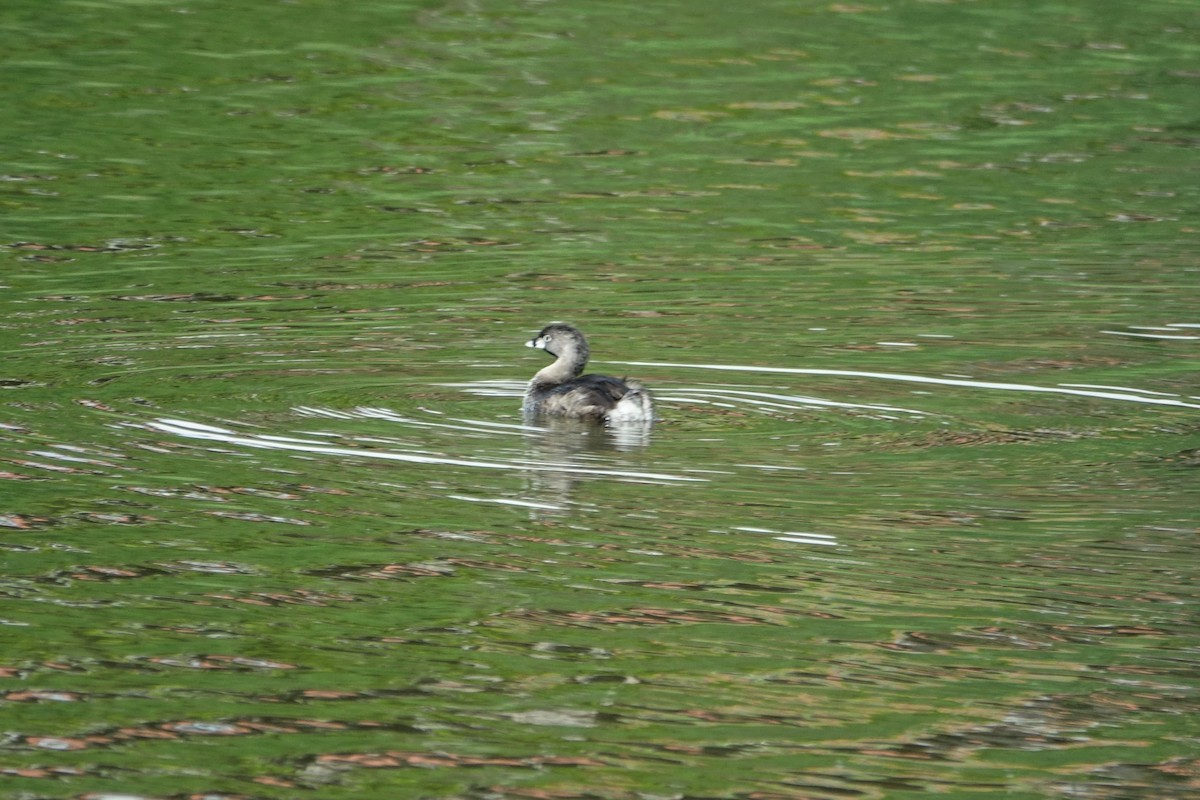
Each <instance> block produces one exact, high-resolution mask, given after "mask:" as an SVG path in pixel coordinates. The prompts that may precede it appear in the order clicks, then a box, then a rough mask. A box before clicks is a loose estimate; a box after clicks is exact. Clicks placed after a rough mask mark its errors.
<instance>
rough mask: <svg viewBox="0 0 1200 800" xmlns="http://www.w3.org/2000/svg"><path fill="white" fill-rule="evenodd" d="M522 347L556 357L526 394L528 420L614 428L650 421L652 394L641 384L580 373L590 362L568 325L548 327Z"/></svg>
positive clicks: (583, 345) (584, 341) (579, 336)
mask: <svg viewBox="0 0 1200 800" xmlns="http://www.w3.org/2000/svg"><path fill="white" fill-rule="evenodd" d="M525 346H526V347H537V348H539V349H541V350H545V351H546V352H547V353H549V354H550V355H552V356H554V357H555V361H554V363H553V364H551V365H550V366H548V367H545V368H543V369H542V370H540V371H539V372H538V374H536V375H534V376H533V379H532V380H531V381H529V386H528V388H526V389H525V403H524V405H523V406H522V408H523V410H524V411H525V414H526V415H527V416H537V415H539V414H546V415H549V416H555V417H572V418H575V419H594V420H598V421H603V422H613V423H629V422H642V423H646V422H652V421H653V420H654V406H653V403H652V402H651V400H650V393H649V392H648V391H646V390H645V389H644V388H642V385H641V384H640V383H637V382H636V381H624V380H621V379H620V378H613V377H610V376H608V375H582V374H581V373H582V372H583V367H584V365H585V364H587V360H588V354H589V351H588V344H587V339H584V338H583V334H582V333H580V332H579V331H578V330H576V329H575V328H572V327H571V326H570V325H560V324H554V325H547V326H546V327H544V328H542V331H541V333H539V334H538V335H537V336H535V337H534V338H532V339H530V340H529V341H528V342H526V343H525Z"/></svg>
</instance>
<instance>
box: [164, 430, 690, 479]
mask: <svg viewBox="0 0 1200 800" xmlns="http://www.w3.org/2000/svg"><path fill="white" fill-rule="evenodd" d="M397 418H398V419H404V420H407V418H405V417H402V416H400V415H397ZM143 427H145V428H147V429H149V430H153V431H157V432H159V433H166V434H170V435H173V436H181V437H184V438H187V439H202V440H205V441H211V442H222V443H224V444H232V445H238V446H241V447H253V448H258V449H264V450H288V451H294V452H302V453H309V454H320V455H329V456H351V457H355V458H373V459H380V460H384V461H402V462H407V463H413V464H439V465H443V466H456V467H471V468H476V469H495V470H513V471H517V472H549V473H562V474H578V475H592V476H602V477H608V478H616V479H620V480H632V481H652V482H665V483H684V482H705V481H707V480H708V479H707V478H699V477H692V476H686V475H672V474H668V473H664V472H643V471H639V470H623V469H611V468H605V467H599V466H595V465H587V466H581V465H575V464H571V463H567V462H561V463H545V462H541V461H539V462H537V463H534V462H530V461H524V460H517V459H513V460H508V461H498V460H497V461H492V460H482V459H468V458H453V457H450V456H443V455H437V454H427V453H415V452H401V451H399V450H381V449H370V450H368V449H366V448H358V447H341V446H334V445H330V444H328V443H327V442H323V441H318V440H313V439H303V438H298V437H294V436H278V435H269V434H244V433H238V432H237V431H233V430H230V429H228V428H221V427H217V426H215V425H207V424H204V423H200V422H191V421H189V420H183V419H171V418H159V419H155V420H151V421H150V422H147V423H144V425H143ZM308 435H309V436H321V435H323V434H319V433H312V434H308ZM324 435H333V434H324ZM370 441H372V442H377V441H380V440H378V439H372V440H370Z"/></svg>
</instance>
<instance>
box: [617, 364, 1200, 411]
mask: <svg viewBox="0 0 1200 800" xmlns="http://www.w3.org/2000/svg"><path fill="white" fill-rule="evenodd" d="M609 363H611V364H621V365H623V366H630V367H670V368H674V369H707V370H720V371H724V372H759V373H769V374H784V375H837V376H843V377H849V378H874V379H876V380H885V381H903V382H906V383H925V384H933V385H937V386H966V387H969V388H972V389H996V390H999V391H1008V392H1038V393H1046V394H1067V395H1077V396H1081V397H1094V398H1099V399H1102V400H1119V401H1123V402H1128V403H1146V404H1148V405H1158V406H1174V407H1176V408H1200V404H1197V403H1187V402H1184V401H1183V400H1172V399H1169V398H1165V397H1147V396H1145V395H1143V394H1131V393H1130V392H1132V391H1140V390H1125V391H1120V392H1117V391H1089V390H1086V389H1080V388H1069V387H1071V386H1073V384H1059V385H1058V386H1037V385H1034V384H1028V383H1002V382H999V381H976V380H967V379H964V378H933V377H930V376H928V375H907V374H905V373H901V372H860V371H858V370H849V369H809V368H802V367H755V366H742V365H740V364H679V363H674V362H668V361H611V362H609Z"/></svg>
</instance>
